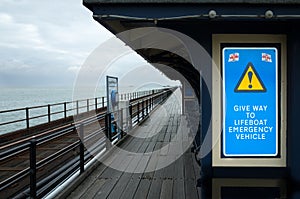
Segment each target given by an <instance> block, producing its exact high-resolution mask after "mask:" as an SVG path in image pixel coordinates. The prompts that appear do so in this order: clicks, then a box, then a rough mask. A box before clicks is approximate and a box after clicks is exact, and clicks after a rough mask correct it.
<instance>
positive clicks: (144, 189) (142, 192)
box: [134, 179, 151, 199]
mask: <svg viewBox="0 0 300 199" xmlns="http://www.w3.org/2000/svg"><path fill="white" fill-rule="evenodd" d="M150 185H151V181H150V180H149V179H141V181H140V184H139V186H138V188H137V190H136V193H135V195H134V198H136V199H141V198H147V195H148V192H149V188H150Z"/></svg>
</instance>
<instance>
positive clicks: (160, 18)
mask: <svg viewBox="0 0 300 199" xmlns="http://www.w3.org/2000/svg"><path fill="white" fill-rule="evenodd" d="M83 4H84V5H85V6H86V7H87V8H89V9H90V10H91V11H92V12H93V18H94V19H95V20H96V21H98V22H99V23H101V24H102V25H103V26H104V27H106V28H107V29H108V30H110V31H111V32H112V33H114V34H116V35H117V36H118V37H119V38H120V39H121V40H123V41H124V42H125V43H126V44H128V45H129V46H130V47H131V48H133V49H134V50H136V51H137V52H138V53H139V54H140V55H141V56H142V57H144V58H145V59H146V60H148V61H149V62H150V63H159V64H163V65H166V66H168V67H170V68H169V69H168V68H165V67H161V66H160V65H155V64H154V66H156V67H157V68H158V69H160V70H161V71H162V72H163V73H165V74H166V75H167V76H168V77H170V78H171V79H179V80H181V81H182V82H183V84H188V85H190V86H191V87H192V88H193V91H194V93H195V97H196V98H197V99H198V100H197V101H198V103H199V104H200V112H201V116H202V117H201V119H200V120H199V127H200V129H199V131H198V135H197V136H196V146H199V145H201V144H202V143H204V142H205V138H210V139H209V140H211V141H209V145H210V146H209V147H208V148H211V149H212V150H211V151H210V152H209V153H208V154H206V153H205V152H203V153H205V155H204V154H203V155H201V153H202V152H201V153H200V155H199V154H198V156H199V158H200V162H201V172H202V173H201V176H202V179H201V180H200V181H201V182H200V184H201V185H202V186H203V187H205V186H208V187H210V186H212V187H214V185H212V182H214V179H228V178H236V179H238V178H255V179H283V180H285V182H287V183H285V187H288V192H289V193H290V195H289V194H288V196H289V197H291V198H297V193H298V194H299V192H300V188H299V187H300V155H299V151H300V144H299V142H300V133H299V130H298V128H299V126H298V124H299V116H298V115H299V112H300V105H299V101H300V87H299V86H298V85H299V83H300V78H299V76H298V74H300V67H299V65H300V57H299V52H300V34H299V30H298V27H299V25H300V1H299V0H270V1H268V0H261V1H259V0H231V1H224V0H210V1H207V0H164V1H159V0H141V1H137V0H83ZM135 28H148V29H145V30H143V33H142V34H139V33H137V32H133V33H132V32H131V33H129V34H125V35H124V34H122V32H123V31H128V30H134V29H135ZM152 28H165V29H168V30H173V31H176V34H177V32H179V33H182V34H183V35H185V36H188V37H189V38H191V39H192V40H193V41H196V42H197V44H199V46H201V48H203V49H204V51H205V52H200V51H196V50H195V51H189V50H190V48H188V50H186V51H185V52H184V53H180V52H182V49H181V48H180V49H179V50H178V49H176V47H178V46H176V45H173V43H174V42H171V39H170V38H171V37H170V38H169V39H170V42H169V43H170V46H169V48H168V49H169V50H166V49H165V48H160V46H155V45H152V43H153V38H155V37H151V35H152V33H151V31H153V29H152ZM147 30H148V31H149V32H147ZM145 31H146V32H145ZM160 31H162V32H163V30H162V29H161V30H160ZM167 32H168V31H167ZM170 34H171V33H170ZM176 36H178V34H177V35H176ZM156 38H157V41H155V42H157V43H159V42H163V41H164V42H166V41H167V40H168V38H167V37H162V38H159V37H156ZM185 39H186V38H185V37H184V36H182V40H183V41H185V42H187V43H188V44H189V45H193V44H194V43H193V42H189V41H187V40H185ZM154 40H155V39H154ZM141 43H143V45H141ZM166 43H168V42H166ZM141 46H142V47H143V48H140V47H141ZM235 48H248V49H251V48H252V49H253V48H265V49H276V51H277V55H276V56H275V54H274V55H273V54H272V59H273V63H274V62H276V63H277V64H278V66H277V68H276V70H273V72H274V73H276V74H277V76H274V75H273V77H269V76H268V75H267V74H263V73H264V71H262V70H263V69H262V68H261V66H257V63H254V62H255V59H256V58H254V57H253V56H249V57H248V58H247V60H244V62H247V63H248V62H251V63H253V66H254V68H255V70H256V71H257V73H258V74H259V76H261V77H260V79H261V81H262V82H263V84H264V86H265V87H266V90H267V92H269V91H271V90H272V89H273V92H274V93H273V94H270V96H268V98H269V99H270V101H271V102H270V104H271V103H273V104H272V105H273V106H275V107H273V109H274V110H276V111H277V112H276V111H273V112H265V113H260V114H261V115H262V116H261V119H264V118H268V120H269V121H270V120H272V122H271V123H269V124H270V125H267V126H272V127H273V128H274V129H273V130H274V137H273V138H274V139H273V141H272V142H273V144H272V143H269V144H270V147H272V146H274V147H275V148H276V149H275V148H273V149H270V151H268V150H266V151H265V152H261V154H266V155H265V156H263V157H261V156H260V155H259V153H260V152H258V153H256V154H255V153H253V151H255V150H252V152H251V150H250V153H251V154H252V155H251V156H250V157H248V156H244V155H245V154H246V152H245V153H242V152H241V154H238V155H237V157H236V156H231V155H232V154H233V155H234V154H236V153H237V151H235V150H236V149H239V148H234V147H235V146H233V149H232V151H230V150H231V149H230V150H229V156H228V154H227V153H226V151H224V146H223V144H224V143H225V144H226V142H223V141H224V140H222V139H224V136H223V135H224V134H225V133H226V132H225V131H224V130H222V129H223V127H224V129H226V127H227V126H226V125H227V124H226V121H227V119H228V118H227V117H223V116H224V115H223V114H224V112H226V109H224V106H225V105H226V104H224V101H225V98H224V92H228V94H230V92H231V91H232V97H231V98H230V97H229V98H228V99H227V100H229V102H232V100H233V99H232V98H234V99H235V100H236V98H235V97H234V94H235V93H234V91H233V90H232V89H231V90H230V91H227V90H226V89H225V90H224V89H223V88H224V87H223V86H224V84H226V80H227V79H226V75H229V76H228V79H229V80H230V81H231V82H232V84H234V85H236V84H238V81H239V80H240V78H242V77H241V76H242V74H243V73H242V72H243V71H244V70H245V68H246V67H247V64H244V63H243V64H241V65H237V67H240V68H239V69H238V70H237V71H239V73H238V74H233V73H231V72H230V71H224V70H226V69H227V68H224V66H225V67H226V66H227V65H226V64H227V63H226V64H225V63H224V62H222V60H223V59H224V60H227V59H230V55H232V57H231V59H233V60H234V59H236V58H237V57H236V54H235V53H239V56H242V54H243V52H238V51H237V50H233V51H237V52H233V51H232V52H230V53H229V54H228V53H227V54H226V53H224V52H223V50H224V49H235ZM193 49H198V48H196V47H195V48H193ZM186 52H189V53H188V55H187V56H185V55H186ZM202 53H207V54H208V55H209V57H210V58H211V59H209V58H208V57H207V56H206V55H202ZM259 53H260V54H262V53H266V54H267V55H270V54H271V53H270V52H269V51H266V52H259ZM197 56H198V57H200V59H198V60H196V59H194V58H193V57H197ZM228 57H229V58H228ZM238 58H239V59H240V60H241V59H243V58H241V57H238ZM259 59H260V60H262V59H263V57H259ZM264 59H265V60H267V59H268V56H267V57H266V56H265V58H264ZM227 61H228V60H227ZM253 61H254V62H253ZM199 65H201V66H199ZM228 67H230V65H228ZM170 69H172V70H175V71H177V72H178V74H180V75H178V74H175V73H174V72H170ZM248 72H249V71H248ZM251 73H252V72H251ZM269 74H270V73H269ZM251 77H252V75H251ZM272 78H273V79H272ZM274 78H275V81H274ZM224 79H225V80H224ZM240 81H243V80H242V79H241V80H240ZM276 82H277V85H276ZM229 83H230V82H229ZM270 85H271V87H270ZM226 88H227V87H226ZM259 95H262V94H258V95H254V94H253V96H252V95H251V96H252V97H253V99H259V98H257V96H259ZM238 96H242V98H243V100H246V101H247V100H251V99H249V96H246V95H244V97H243V93H241V94H238ZM250 98H251V97H250ZM274 98H276V99H274ZM263 99H265V98H263ZM186 100H187V101H188V97H187V98H186ZM257 103H258V102H257ZM274 103H275V105H274ZM234 105H240V106H246V105H251V106H253V105H254V104H250V103H246V102H245V103H235V102H234V103H232V106H234ZM260 105H262V106H264V105H268V104H265V103H261V104H260ZM228 106H229V105H228ZM270 106H271V105H269V107H270ZM244 108H245V107H244ZM229 109H230V107H229ZM229 109H228V110H229ZM231 112H234V111H231ZM244 112H245V113H243V115H245V114H246V112H247V111H244ZM248 112H251V111H248ZM264 114H265V115H264ZM231 119H232V121H227V122H233V121H234V120H238V118H235V116H234V114H233V118H231ZM239 119H241V118H239ZM224 122H225V123H224ZM247 122H249V121H248V120H247ZM252 126H253V125H252ZM275 128H276V131H275ZM238 131H239V132H240V130H238ZM251 135H252V134H251ZM206 136H208V137H206ZM276 136H277V137H276ZM275 138H276V139H275ZM248 141H249V140H248ZM232 143H233V142H229V143H227V144H229V145H230V144H232ZM249 143H250V142H248V144H249ZM256 143H257V142H256ZM206 144H207V143H206ZM239 144H240V145H241V146H243V143H241V142H240V143H239ZM255 146H257V145H251V143H250V145H249V146H248V147H250V148H251V147H255ZM260 147H261V146H260ZM274 150H275V152H274ZM245 151H247V150H246V149H245ZM230 154H231V155H230ZM243 154H244V155H243ZM253 154H254V155H253ZM230 183H232V186H234V182H230ZM230 183H229V185H228V186H230ZM207 190H208V191H207V193H203V194H204V195H207V196H211V194H212V193H210V191H209V190H214V189H211V188H208V189H207ZM258 190H259V189H258Z"/></svg>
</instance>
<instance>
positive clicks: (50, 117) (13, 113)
mask: <svg viewBox="0 0 300 199" xmlns="http://www.w3.org/2000/svg"><path fill="white" fill-rule="evenodd" d="M160 91H161V89H155V90H151V91H139V92H133V93H122V94H119V99H120V100H133V99H137V98H140V97H144V96H146V95H150V94H153V93H158V92H160ZM106 104H107V99H106V97H104V96H102V97H96V98H89V99H81V100H75V101H68V102H61V103H55V104H47V105H41V106H33V107H26V108H19V109H11V110H0V135H1V134H5V133H9V132H12V131H16V130H21V129H29V128H30V127H33V126H36V125H39V124H44V123H49V122H52V121H55V120H58V119H62V118H67V117H69V116H72V115H78V114H81V113H84V112H89V111H92V110H97V109H99V108H105V107H106ZM6 118H8V119H6Z"/></svg>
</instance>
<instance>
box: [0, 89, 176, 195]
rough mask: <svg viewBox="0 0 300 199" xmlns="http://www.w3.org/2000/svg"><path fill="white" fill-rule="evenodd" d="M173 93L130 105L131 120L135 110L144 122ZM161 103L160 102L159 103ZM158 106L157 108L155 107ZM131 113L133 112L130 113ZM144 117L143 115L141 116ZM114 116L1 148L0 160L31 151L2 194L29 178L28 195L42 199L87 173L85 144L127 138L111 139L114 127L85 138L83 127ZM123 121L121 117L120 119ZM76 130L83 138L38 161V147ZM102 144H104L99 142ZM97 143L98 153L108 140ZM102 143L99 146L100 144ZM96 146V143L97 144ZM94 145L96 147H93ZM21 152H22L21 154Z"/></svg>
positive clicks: (0, 185) (2, 184) (100, 116)
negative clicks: (58, 163)
mask: <svg viewBox="0 0 300 199" xmlns="http://www.w3.org/2000/svg"><path fill="white" fill-rule="evenodd" d="M171 93H172V91H167V92H161V93H160V94H155V95H153V97H150V98H145V99H144V100H141V101H140V102H138V103H130V105H129V106H128V107H127V108H128V109H129V112H130V118H131V120H132V122H133V120H134V116H133V114H134V113H133V112H132V109H133V107H135V106H136V107H135V109H136V111H135V112H136V115H137V116H138V117H141V118H140V120H139V121H138V122H141V121H142V120H143V119H145V117H146V116H147V115H148V114H149V113H150V112H151V110H153V109H154V108H155V107H156V106H157V105H158V104H159V103H161V102H162V101H164V100H166V99H167V98H168V96H169V95H170V94H171ZM158 98H159V99H160V100H157V99H158ZM139 103H142V104H144V106H143V107H142V106H138V104H139ZM154 103H155V104H154ZM130 110H131V111H130ZM145 110H146V111H145ZM142 113H144V114H142ZM110 114H111V113H105V112H102V113H99V114H98V115H96V117H95V116H91V117H87V118H84V119H82V120H81V121H79V125H74V124H72V125H65V126H64V127H63V128H57V129H56V131H50V132H51V134H47V133H43V136H42V137H39V136H37V137H35V138H30V139H27V141H26V142H25V143H23V142H17V143H18V144H16V145H14V144H9V145H7V147H6V148H7V149H6V150H5V147H1V150H2V152H0V158H2V159H3V158H4V159H6V158H8V157H11V154H12V153H14V154H16V153H21V152H23V150H25V149H26V150H28V148H29V149H30V167H29V168H25V169H24V170H22V171H20V172H18V173H17V174H15V175H13V176H11V177H9V178H7V179H6V180H5V181H3V182H0V191H1V190H3V189H5V188H8V187H10V186H11V185H13V184H15V183H17V182H18V181H20V180H22V179H23V178H25V177H26V176H30V186H29V187H28V188H26V190H25V193H26V194H25V195H27V196H28V195H30V197H32V198H36V197H42V196H44V195H45V194H46V193H47V191H49V190H50V189H53V188H54V187H55V186H57V185H58V184H59V183H60V182H61V181H63V180H65V178H66V176H69V175H71V174H72V173H74V172H75V171H76V170H80V173H82V172H84V165H85V164H86V163H87V162H88V161H89V160H90V159H91V158H92V155H91V154H90V152H88V151H86V150H85V149H84V147H83V144H84V142H87V141H90V140H92V139H93V138H94V137H95V136H97V135H99V134H102V133H103V132H106V134H107V135H108V136H107V137H108V139H109V140H110V141H113V140H114V139H119V138H120V137H123V136H124V134H123V133H122V132H119V133H120V134H117V135H115V136H113V137H112V136H111V135H109V134H108V132H109V131H110V130H111V125H112V123H111V122H110V123H106V125H105V127H104V128H100V129H98V130H96V131H93V132H91V133H89V134H88V135H86V136H85V137H83V135H84V132H83V131H84V128H83V127H84V126H86V125H89V124H90V123H92V122H95V121H100V120H103V119H105V118H108V117H110ZM121 118H122V117H121ZM138 122H137V123H136V122H133V123H135V125H137V124H138ZM76 129H79V134H80V138H81V139H78V140H76V141H74V142H72V143H71V144H69V145H67V146H65V147H64V148H62V149H60V150H59V151H56V152H54V153H52V154H50V155H49V156H48V157H46V158H44V159H42V160H39V161H37V158H36V150H37V147H38V146H41V145H42V144H44V143H46V142H50V141H51V140H53V139H57V138H60V137H63V136H65V135H66V134H68V133H70V132H74V131H75V130H76ZM99 141H101V142H99ZM99 141H97V145H96V146H93V149H92V150H93V151H99V150H100V149H99V148H98V147H100V148H101V149H102V147H104V146H105V143H104V141H105V139H104V141H103V140H102V139H100V140H99ZM98 142H99V143H98ZM94 144H95V143H94ZM94 144H93V145H94ZM77 148H79V155H77V156H75V157H74V158H73V159H72V160H71V161H70V162H67V163H66V164H65V165H63V166H62V167H61V168H59V169H57V170H55V171H53V172H52V173H50V174H48V176H46V177H45V178H44V179H38V178H37V170H38V169H41V168H43V167H44V166H46V165H48V164H50V163H51V162H54V161H55V160H57V159H59V158H60V157H63V156H64V155H65V154H67V153H69V152H71V151H72V150H74V149H77ZM20 151H21V152H20Z"/></svg>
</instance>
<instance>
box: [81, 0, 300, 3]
mask: <svg viewBox="0 0 300 199" xmlns="http://www.w3.org/2000/svg"><path fill="white" fill-rule="evenodd" d="M83 2H84V4H94V3H100V4H114V3H122V4H123V3H153V4H157V3H162V4H167V3H172V4H173V3H174V4H175V3H194V4H204V3H220V4H233V3H241V4H243V3H245V4H300V0H231V1H226V0H164V1H159V0H140V1H138V0H83Z"/></svg>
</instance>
